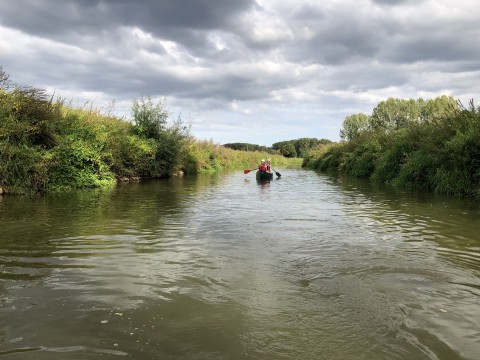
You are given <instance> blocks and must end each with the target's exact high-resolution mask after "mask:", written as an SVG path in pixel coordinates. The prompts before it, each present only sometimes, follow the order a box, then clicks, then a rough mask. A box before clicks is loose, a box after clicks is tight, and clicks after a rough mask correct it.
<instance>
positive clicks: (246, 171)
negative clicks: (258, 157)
mask: <svg viewBox="0 0 480 360" xmlns="http://www.w3.org/2000/svg"><path fill="white" fill-rule="evenodd" d="M255 170H257V169H252V170H243V173H244V174H248V173H249V172H250V171H255Z"/></svg>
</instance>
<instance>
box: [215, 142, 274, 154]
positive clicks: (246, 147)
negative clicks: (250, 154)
mask: <svg viewBox="0 0 480 360" xmlns="http://www.w3.org/2000/svg"><path fill="white" fill-rule="evenodd" d="M223 146H224V147H226V148H229V149H233V150H241V151H263V152H266V153H274V152H275V151H274V150H273V149H272V148H269V147H267V146H261V145H256V144H249V143H228V144H223Z"/></svg>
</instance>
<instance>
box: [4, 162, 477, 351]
mask: <svg viewBox="0 0 480 360" xmlns="http://www.w3.org/2000/svg"><path fill="white" fill-rule="evenodd" d="M276 170H278V171H279V172H280V173H281V174H282V177H281V178H280V179H274V180H272V181H270V182H263V183H258V182H257V181H256V180H255V174H254V173H250V174H247V175H244V174H243V173H242V172H231V173H220V174H212V175H200V176H196V177H185V178H172V179H169V180H165V181H155V182H148V183H139V184H128V185H122V186H119V187H117V188H115V189H109V190H82V191H75V192H70V193H63V194H48V195H44V196H35V197H13V196H6V197H0V224H1V229H0V359H49V360H50V359H62V360H63V359H67V360H69V359H124V358H125V359H369V360H370V359H382V360H383V359H478V356H479V354H480V206H479V204H477V203H471V202H466V201H460V200H449V199H446V198H440V197H437V196H434V195H431V194H425V193H415V194H413V193H412V192H410V191H400V190H395V189H392V188H387V187H381V186H378V187H375V186H372V185H371V184H369V183H368V182H358V181H357V182H354V181H352V180H347V179H338V178H333V177H330V176H328V175H323V174H317V173H315V172H313V171H306V170H301V169H276Z"/></svg>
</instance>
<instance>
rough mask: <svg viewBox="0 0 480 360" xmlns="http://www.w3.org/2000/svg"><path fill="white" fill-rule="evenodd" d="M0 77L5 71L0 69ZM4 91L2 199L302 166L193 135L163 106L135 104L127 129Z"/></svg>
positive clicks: (33, 94)
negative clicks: (268, 165)
mask: <svg viewBox="0 0 480 360" xmlns="http://www.w3.org/2000/svg"><path fill="white" fill-rule="evenodd" d="M0 70H1V68H0ZM3 79H4V81H3V82H1V83H0V194H5V193H14V194H25V193H34V192H39V191H40V192H43V191H63V190H68V189H74V188H91V187H104V186H113V185H115V184H116V183H117V181H132V180H133V181H138V180H141V179H147V178H148V179H155V178H165V177H169V176H172V175H183V174H194V173H201V172H210V171H218V170H222V169H244V168H252V167H256V166H257V164H258V162H259V161H260V159H261V158H266V157H269V158H271V159H272V164H274V166H282V165H288V164H298V163H299V162H301V160H300V159H287V158H285V157H283V156H281V155H271V154H266V153H263V152H245V151H235V150H232V149H227V148H225V147H223V146H221V145H218V144H215V143H213V142H212V141H200V140H198V139H196V138H194V137H193V136H191V135H190V131H189V127H188V126H187V125H186V124H184V123H183V122H182V121H181V119H176V120H173V121H172V120H171V119H170V114H169V113H168V112H167V110H166V106H165V104H164V103H163V102H158V103H155V102H153V101H152V100H151V99H150V98H142V99H140V100H135V101H134V102H133V107H132V113H133V117H134V121H133V122H130V121H127V120H125V119H122V118H118V117H115V116H113V115H111V114H105V113H102V112H101V111H99V110H97V109H94V108H92V107H84V108H75V107H73V106H69V105H67V104H65V101H64V100H61V99H59V100H57V101H53V99H52V97H51V96H49V95H48V94H47V93H46V92H45V91H44V90H42V89H36V88H31V87H24V88H19V87H12V88H11V87H10V86H9V84H8V83H7V81H6V80H7V79H8V77H3Z"/></svg>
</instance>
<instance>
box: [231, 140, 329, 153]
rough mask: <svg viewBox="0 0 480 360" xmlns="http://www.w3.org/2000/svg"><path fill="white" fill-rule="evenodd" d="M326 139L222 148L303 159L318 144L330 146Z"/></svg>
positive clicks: (237, 145) (235, 144)
mask: <svg viewBox="0 0 480 360" xmlns="http://www.w3.org/2000/svg"><path fill="white" fill-rule="evenodd" d="M330 143H331V141H330V140H327V139H316V138H301V139H296V140H287V141H280V142H277V143H275V144H273V145H272V147H267V146H260V145H255V144H247V143H229V144H223V146H225V147H228V148H230V149H234V150H242V151H263V152H267V153H270V154H280V155H283V156H285V157H287V158H293V157H305V156H306V155H307V153H308V152H309V151H310V150H312V149H314V148H316V147H317V146H318V145H319V144H330Z"/></svg>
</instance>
